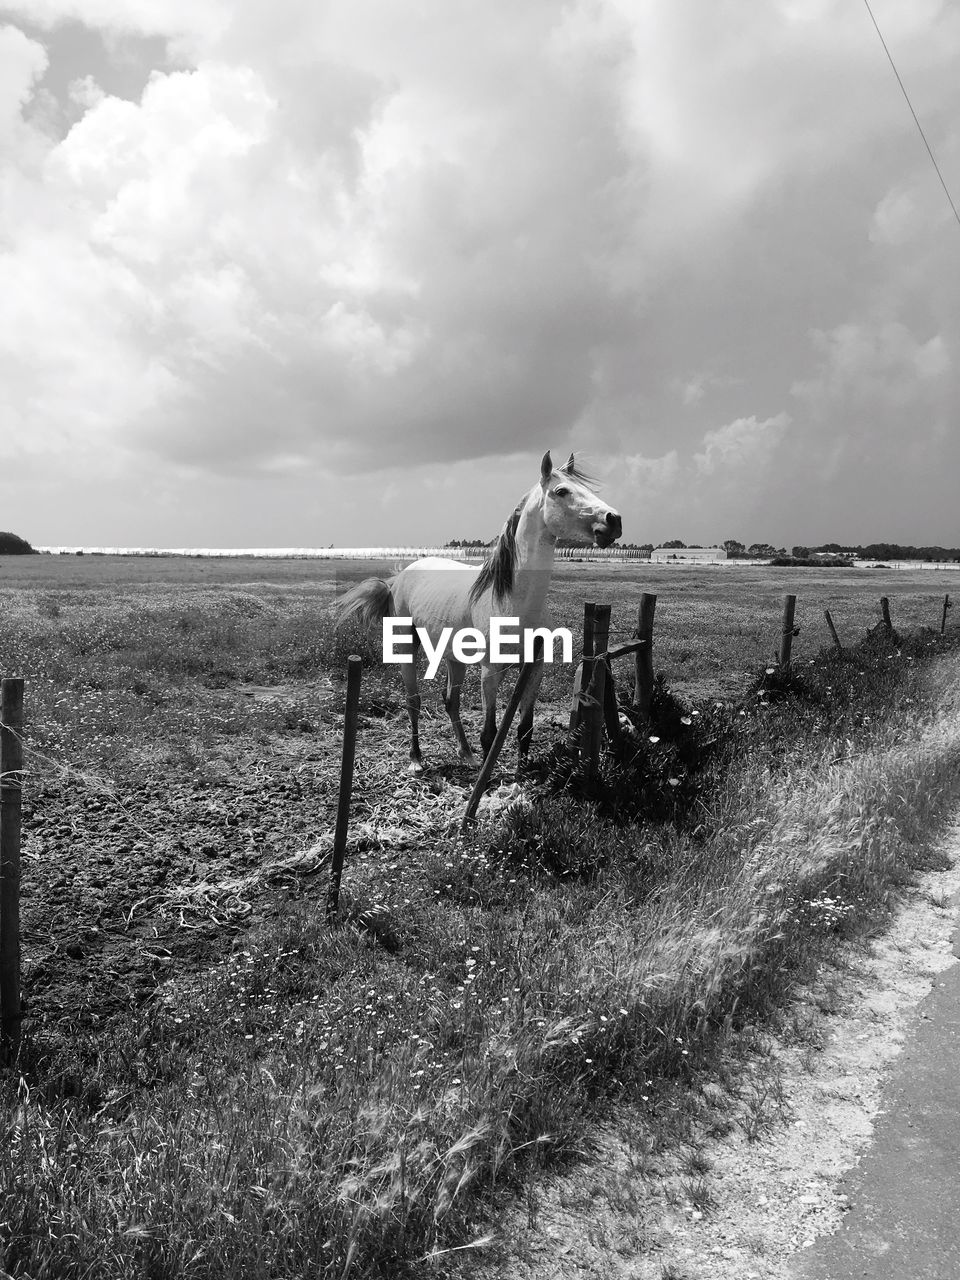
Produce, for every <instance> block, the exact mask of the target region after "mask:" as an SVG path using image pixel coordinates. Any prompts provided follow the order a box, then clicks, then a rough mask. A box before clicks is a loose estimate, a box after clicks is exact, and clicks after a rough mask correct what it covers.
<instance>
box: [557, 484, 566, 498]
mask: <svg viewBox="0 0 960 1280" xmlns="http://www.w3.org/2000/svg"><path fill="white" fill-rule="evenodd" d="M569 492H570V490H569V489H565V488H564V487H563V485H559V486H558V487H557V488H556V489H554V491H553V496H554V497H555V498H565V497H566V496H567V494H568V493H569Z"/></svg>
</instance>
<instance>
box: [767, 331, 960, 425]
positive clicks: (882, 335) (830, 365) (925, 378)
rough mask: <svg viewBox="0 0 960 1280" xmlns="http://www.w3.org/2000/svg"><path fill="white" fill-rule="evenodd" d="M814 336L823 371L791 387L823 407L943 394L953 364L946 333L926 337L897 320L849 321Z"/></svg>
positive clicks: (905, 400) (900, 402) (903, 402)
mask: <svg viewBox="0 0 960 1280" xmlns="http://www.w3.org/2000/svg"><path fill="white" fill-rule="evenodd" d="M812 340H813V344H814V346H815V348H816V350H817V351H818V352H819V353H820V357H821V359H820V368H819V371H818V373H817V375H816V376H815V377H813V378H811V379H808V380H804V381H800V382H797V383H795V384H794V386H793V388H792V391H793V394H794V395H796V396H798V397H800V398H801V399H803V400H806V401H808V402H810V403H811V404H812V405H813V406H814V408H815V409H817V410H819V411H824V410H826V408H827V407H828V406H829V405H831V404H835V403H837V402H850V401H853V402H860V403H869V402H873V403H877V402H883V403H885V404H887V405H898V406H901V407H902V406H904V405H907V404H909V403H911V402H912V401H917V402H919V403H923V402H925V401H926V400H927V398H928V397H929V396H930V395H931V394H932V395H934V396H936V395H938V394H939V392H940V390H941V388H940V387H939V386H937V385H936V384H937V383H938V382H939V381H940V380H941V379H942V378H943V377H944V375H946V374H947V373H948V372H949V371H950V370H951V368H952V367H953V360H952V358H951V355H950V350H949V347H948V344H947V342H946V341H945V339H944V336H943V335H942V334H939V333H938V334H934V336H933V337H931V338H928V339H927V340H926V341H925V342H924V341H921V340H920V339H918V338H917V337H916V336H915V335H914V334H913V333H912V332H911V331H910V329H908V328H907V326H906V325H904V324H903V323H901V322H900V321H898V320H884V319H880V318H872V319H871V320H869V321H848V322H847V323H844V324H841V325H837V327H836V328H834V329H831V330H829V331H826V332H825V331H823V330H817V331H815V332H814V334H813V335H812Z"/></svg>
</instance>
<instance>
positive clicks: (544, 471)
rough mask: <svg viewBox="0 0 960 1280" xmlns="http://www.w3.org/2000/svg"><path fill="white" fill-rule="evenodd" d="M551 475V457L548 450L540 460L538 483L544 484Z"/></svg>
mask: <svg viewBox="0 0 960 1280" xmlns="http://www.w3.org/2000/svg"><path fill="white" fill-rule="evenodd" d="M552 475H553V459H552V458H551V457H550V450H549V449H548V450H547V452H546V453H545V454H544V455H543V458H542V459H541V462H540V483H541V484H546V483H547V481H548V480H549V479H550V477H551V476H552Z"/></svg>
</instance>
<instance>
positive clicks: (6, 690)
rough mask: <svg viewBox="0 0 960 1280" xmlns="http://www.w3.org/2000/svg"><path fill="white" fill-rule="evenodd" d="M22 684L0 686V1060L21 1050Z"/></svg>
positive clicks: (6, 682)
mask: <svg viewBox="0 0 960 1280" xmlns="http://www.w3.org/2000/svg"><path fill="white" fill-rule="evenodd" d="M22 735H23V681H22V680H20V679H16V680H4V681H3V682H2V684H0V1060H2V1061H4V1062H12V1061H13V1060H14V1059H15V1058H16V1055H17V1050H18V1048H19V1046H20V1016H21V1015H20V802H21V787H22V778H23V738H22Z"/></svg>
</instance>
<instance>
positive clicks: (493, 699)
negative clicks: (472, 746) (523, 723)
mask: <svg viewBox="0 0 960 1280" xmlns="http://www.w3.org/2000/svg"><path fill="white" fill-rule="evenodd" d="M502 672H503V668H502V667H495V666H494V665H493V664H492V663H491V664H490V665H489V666H488V665H484V666H483V667H482V668H481V671H480V694H481V698H482V701H483V728H482V729H481V730H480V747H481V750H482V751H483V758H484V759H486V758H487V752H488V751H489V750H490V746H491V744H492V742H493V740H494V738H495V737H496V736H497V690H498V689H499V688H500V679H501V675H502Z"/></svg>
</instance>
